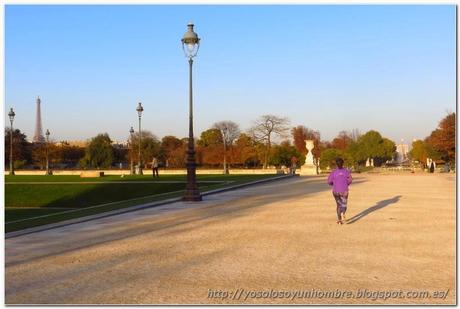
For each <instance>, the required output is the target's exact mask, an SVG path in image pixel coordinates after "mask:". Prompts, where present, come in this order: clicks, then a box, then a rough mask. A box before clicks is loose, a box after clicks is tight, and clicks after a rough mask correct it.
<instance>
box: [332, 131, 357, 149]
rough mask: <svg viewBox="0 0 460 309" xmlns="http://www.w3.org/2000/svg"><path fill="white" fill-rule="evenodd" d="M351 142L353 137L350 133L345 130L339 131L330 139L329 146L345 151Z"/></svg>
mask: <svg viewBox="0 0 460 309" xmlns="http://www.w3.org/2000/svg"><path fill="white" fill-rule="evenodd" d="M352 142H353V137H352V135H351V133H349V132H347V131H340V132H339V135H337V137H336V138H334V139H333V140H332V143H331V147H332V148H335V149H340V150H342V151H345V150H346V149H347V148H348V146H349V145H350V144H351V143H352Z"/></svg>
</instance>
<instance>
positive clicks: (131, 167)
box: [129, 133, 134, 175]
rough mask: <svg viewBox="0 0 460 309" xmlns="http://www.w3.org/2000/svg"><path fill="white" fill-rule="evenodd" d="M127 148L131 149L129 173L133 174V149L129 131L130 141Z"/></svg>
mask: <svg viewBox="0 0 460 309" xmlns="http://www.w3.org/2000/svg"><path fill="white" fill-rule="evenodd" d="M129 148H130V149H131V151H130V160H131V164H130V174H131V175H134V160H133V152H134V149H133V134H132V133H131V142H130V145H129Z"/></svg>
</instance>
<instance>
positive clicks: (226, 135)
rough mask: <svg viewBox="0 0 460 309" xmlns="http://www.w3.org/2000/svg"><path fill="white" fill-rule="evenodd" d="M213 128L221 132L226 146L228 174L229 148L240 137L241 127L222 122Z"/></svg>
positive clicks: (229, 122)
mask: <svg viewBox="0 0 460 309" xmlns="http://www.w3.org/2000/svg"><path fill="white" fill-rule="evenodd" d="M213 128H215V129H217V130H219V131H220V134H221V136H222V141H223V144H224V173H225V174H228V168H227V148H228V147H231V146H232V144H233V141H234V140H235V139H237V138H238V136H240V134H241V132H240V127H239V126H238V124H236V123H235V122H233V121H229V120H227V121H220V122H216V123H215V124H214V125H213Z"/></svg>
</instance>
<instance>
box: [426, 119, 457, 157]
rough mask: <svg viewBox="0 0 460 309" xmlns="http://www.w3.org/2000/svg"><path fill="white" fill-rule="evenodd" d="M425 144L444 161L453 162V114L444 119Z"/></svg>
mask: <svg viewBox="0 0 460 309" xmlns="http://www.w3.org/2000/svg"><path fill="white" fill-rule="evenodd" d="M426 142H427V143H428V144H430V145H432V146H433V148H434V149H435V150H437V151H438V152H439V153H440V155H441V158H442V159H443V160H445V161H448V162H449V161H455V113H450V114H448V115H447V116H446V117H444V118H443V119H442V120H441V121H440V122H439V125H438V128H437V129H436V130H434V131H433V132H431V135H430V136H429V137H428V138H427V139H426Z"/></svg>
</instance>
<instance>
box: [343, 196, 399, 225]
mask: <svg viewBox="0 0 460 309" xmlns="http://www.w3.org/2000/svg"><path fill="white" fill-rule="evenodd" d="M400 198H401V195H397V196H395V197H392V198H389V199H387V200H383V201H380V202H377V204H375V205H374V206H372V207H369V208H368V209H366V210H363V211H362V212H360V213H359V214H357V215H354V216H353V217H351V218H350V219H348V220H347V224H352V223H355V222H356V221H358V220H360V219H362V218H363V217H365V216H367V215H368V214H370V213H371V212H374V211H376V210H379V209H381V208H383V207H386V206H388V205H390V204H395V203H397V202H398V201H399V199H400Z"/></svg>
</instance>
